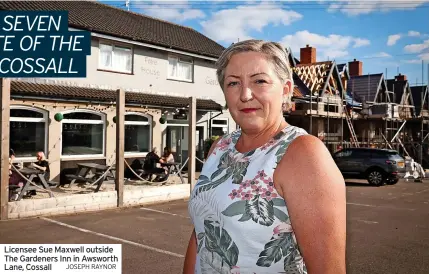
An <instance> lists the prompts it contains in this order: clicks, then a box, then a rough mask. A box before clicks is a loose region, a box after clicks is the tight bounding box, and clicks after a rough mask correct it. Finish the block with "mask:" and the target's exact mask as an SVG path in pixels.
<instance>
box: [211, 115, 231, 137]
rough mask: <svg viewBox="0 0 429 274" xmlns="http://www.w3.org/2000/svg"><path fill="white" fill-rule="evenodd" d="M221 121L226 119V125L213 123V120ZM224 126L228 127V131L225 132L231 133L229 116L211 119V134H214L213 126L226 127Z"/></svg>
mask: <svg viewBox="0 0 429 274" xmlns="http://www.w3.org/2000/svg"><path fill="white" fill-rule="evenodd" d="M215 120H216V121H219V120H221V121H226V125H220V124H213V121H215ZM224 127H226V133H224V135H225V134H228V133H229V119H228V118H226V117H225V118H214V119H211V121H210V136H213V131H212V130H213V128H224Z"/></svg>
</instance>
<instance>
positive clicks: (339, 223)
mask: <svg viewBox="0 0 429 274" xmlns="http://www.w3.org/2000/svg"><path fill="white" fill-rule="evenodd" d="M276 170H277V171H276V174H275V177H274V182H275V184H276V188H277V189H279V191H280V194H281V195H282V196H283V197H284V199H285V200H286V204H287V206H288V210H289V214H290V220H291V224H292V227H293V229H294V232H295V236H296V239H297V242H298V245H299V247H300V251H301V253H302V256H303V258H304V261H305V264H306V266H307V270H308V273H309V274H319V273H320V274H322V273H323V274H326V273H329V274H344V273H346V263H345V254H346V250H345V249H346V192H345V183H344V178H343V176H342V174H341V173H340V171H339V170H338V168H337V165H336V164H335V162H334V161H333V159H332V157H331V155H330V153H329V151H328V150H327V148H326V147H325V145H324V144H323V143H322V142H321V141H320V140H319V139H317V138H316V137H314V136H311V135H306V136H301V137H298V138H297V139H296V140H295V141H293V142H292V144H291V145H290V146H289V148H288V149H287V152H286V154H285V157H283V159H282V160H281V161H280V163H279V165H278V168H277V169H276Z"/></svg>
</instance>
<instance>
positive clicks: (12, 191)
mask: <svg viewBox="0 0 429 274" xmlns="http://www.w3.org/2000/svg"><path fill="white" fill-rule="evenodd" d="M14 159H15V152H14V151H13V149H11V150H10V151H9V185H11V186H14V187H10V188H9V200H11V201H13V200H16V198H17V197H18V195H19V190H18V188H22V187H23V186H24V179H23V178H22V177H21V175H19V174H18V173H17V172H16V171H15V170H14V169H13V168H12V165H14V163H13V160H14ZM14 166H15V165H14Z"/></svg>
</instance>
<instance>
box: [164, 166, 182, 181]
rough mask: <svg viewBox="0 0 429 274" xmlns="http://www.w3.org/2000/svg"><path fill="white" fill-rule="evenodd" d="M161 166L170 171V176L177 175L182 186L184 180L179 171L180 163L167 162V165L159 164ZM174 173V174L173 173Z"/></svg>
mask: <svg viewBox="0 0 429 274" xmlns="http://www.w3.org/2000/svg"><path fill="white" fill-rule="evenodd" d="M161 166H166V167H168V169H169V170H170V175H179V177H180V181H182V184H185V179H183V177H182V172H181V170H180V163H179V162H169V163H161ZM173 172H175V173H173Z"/></svg>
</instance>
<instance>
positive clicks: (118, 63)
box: [99, 43, 133, 73]
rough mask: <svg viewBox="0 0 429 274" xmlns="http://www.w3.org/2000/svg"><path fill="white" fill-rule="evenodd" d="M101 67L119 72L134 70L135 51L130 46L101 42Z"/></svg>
mask: <svg viewBox="0 0 429 274" xmlns="http://www.w3.org/2000/svg"><path fill="white" fill-rule="evenodd" d="M99 52H100V54H99V68H100V69H104V70H110V71H117V72H125V73H131V72H132V62H133V51H132V49H131V48H130V47H123V46H118V45H114V44H108V43H100V44H99Z"/></svg>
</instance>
